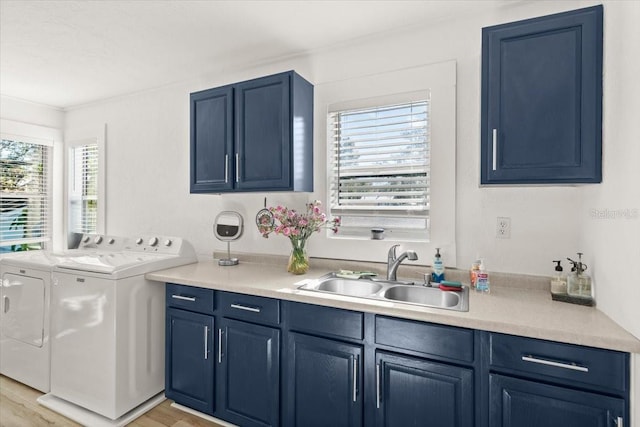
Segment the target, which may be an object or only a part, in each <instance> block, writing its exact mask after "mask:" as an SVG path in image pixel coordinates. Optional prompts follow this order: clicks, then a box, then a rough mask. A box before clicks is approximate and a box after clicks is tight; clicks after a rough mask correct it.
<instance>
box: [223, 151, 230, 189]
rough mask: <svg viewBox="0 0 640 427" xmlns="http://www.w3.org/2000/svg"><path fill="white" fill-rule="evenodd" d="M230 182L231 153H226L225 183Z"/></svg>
mask: <svg viewBox="0 0 640 427" xmlns="http://www.w3.org/2000/svg"><path fill="white" fill-rule="evenodd" d="M228 182H229V155H228V154H225V155H224V183H225V184H226V183H228Z"/></svg>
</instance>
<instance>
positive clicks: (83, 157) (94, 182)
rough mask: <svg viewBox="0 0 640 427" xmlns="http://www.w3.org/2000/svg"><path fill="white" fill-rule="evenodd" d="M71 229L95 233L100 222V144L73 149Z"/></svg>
mask: <svg viewBox="0 0 640 427" xmlns="http://www.w3.org/2000/svg"><path fill="white" fill-rule="evenodd" d="M69 164H70V167H69V230H70V231H71V232H74V233H96V232H97V224H98V203H100V201H99V200H98V144H97V143H95V144H93V143H92V144H84V145H77V146H74V147H71V148H70V162H69Z"/></svg>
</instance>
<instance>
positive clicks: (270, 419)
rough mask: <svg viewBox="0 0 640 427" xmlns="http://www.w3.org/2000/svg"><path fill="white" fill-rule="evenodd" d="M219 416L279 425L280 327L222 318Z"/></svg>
mask: <svg viewBox="0 0 640 427" xmlns="http://www.w3.org/2000/svg"><path fill="white" fill-rule="evenodd" d="M219 325H220V337H221V340H222V342H220V343H218V345H219V346H220V353H219V358H218V363H219V365H218V366H219V371H218V372H219V373H218V382H217V384H216V395H217V399H218V405H217V410H216V416H218V417H220V418H222V419H224V420H227V421H229V422H232V423H234V424H238V425H241V426H278V425H280V331H279V330H278V329H274V328H269V327H265V326H260V325H254V324H251V323H247V322H241V321H236V320H231V319H226V318H224V319H221V320H220V322H219Z"/></svg>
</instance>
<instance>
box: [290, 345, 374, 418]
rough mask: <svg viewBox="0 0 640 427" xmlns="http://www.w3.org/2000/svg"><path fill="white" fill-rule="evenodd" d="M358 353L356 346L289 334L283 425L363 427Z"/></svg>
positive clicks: (359, 354) (361, 383) (360, 371)
mask: <svg viewBox="0 0 640 427" xmlns="http://www.w3.org/2000/svg"><path fill="white" fill-rule="evenodd" d="M362 354H363V348H362V346H360V345H355V344H348V343H344V342H340V341H334V340H330V339H325V338H318V337H315V336H311V335H305V334H298V333H289V334H288V336H287V372H286V375H285V377H286V380H285V383H286V385H285V395H284V399H283V406H284V409H283V413H284V414H285V417H286V419H285V425H287V426H298V427H326V426H331V427H341V426H343V427H346V426H352V427H355V426H361V425H363V381H362V377H363V376H362V367H363V360H362Z"/></svg>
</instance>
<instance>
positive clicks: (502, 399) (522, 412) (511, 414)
mask: <svg viewBox="0 0 640 427" xmlns="http://www.w3.org/2000/svg"><path fill="white" fill-rule="evenodd" d="M489 389H490V391H489V394H490V400H491V402H490V408H489V425H490V426H491V427H540V426H562V427H614V426H616V425H618V424H617V423H616V421H617V420H618V417H622V416H623V414H624V400H623V399H618V398H613V397H609V396H604V395H600V394H595V393H587V392H582V391H577V390H571V389H566V388H562V387H555V386H551V385H547V384H541V383H536V382H533V381H526V380H520V379H516V378H510V377H505V376H501V375H490V379H489Z"/></svg>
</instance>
